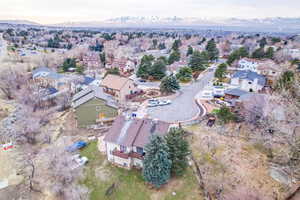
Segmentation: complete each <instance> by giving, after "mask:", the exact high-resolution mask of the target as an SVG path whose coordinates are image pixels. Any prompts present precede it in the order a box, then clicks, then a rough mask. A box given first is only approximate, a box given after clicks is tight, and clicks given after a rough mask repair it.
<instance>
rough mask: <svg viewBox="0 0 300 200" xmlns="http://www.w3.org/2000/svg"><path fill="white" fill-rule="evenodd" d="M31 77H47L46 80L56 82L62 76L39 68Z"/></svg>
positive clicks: (44, 68)
mask: <svg viewBox="0 0 300 200" xmlns="http://www.w3.org/2000/svg"><path fill="white" fill-rule="evenodd" d="M32 77H33V78H37V77H48V78H51V79H55V80H58V79H61V78H63V75H61V74H58V73H57V72H55V71H52V70H51V69H49V68H48V67H39V68H37V69H35V70H33V71H32Z"/></svg>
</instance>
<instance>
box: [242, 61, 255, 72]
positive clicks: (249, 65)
mask: <svg viewBox="0 0 300 200" xmlns="http://www.w3.org/2000/svg"><path fill="white" fill-rule="evenodd" d="M257 67H258V62H257V61H256V60H255V59H251V58H242V59H240V60H239V62H238V70H249V71H253V72H257Z"/></svg>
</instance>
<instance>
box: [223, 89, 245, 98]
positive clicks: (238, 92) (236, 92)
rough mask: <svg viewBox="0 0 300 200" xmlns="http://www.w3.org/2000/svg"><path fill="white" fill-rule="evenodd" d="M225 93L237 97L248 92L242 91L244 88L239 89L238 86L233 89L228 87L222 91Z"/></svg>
mask: <svg viewBox="0 0 300 200" xmlns="http://www.w3.org/2000/svg"><path fill="white" fill-rule="evenodd" d="M224 93H225V94H229V95H233V96H237V97H240V96H242V95H244V94H247V93H248V92H246V91H244V90H240V89H238V88H235V89H230V90H226V91H225V92H224Z"/></svg>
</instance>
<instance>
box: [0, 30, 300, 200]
mask: <svg viewBox="0 0 300 200" xmlns="http://www.w3.org/2000/svg"><path fill="white" fill-rule="evenodd" d="M0 27H1V26H0ZM0 32H1V33H0V36H1V38H0V49H1V50H0V63H1V66H0V68H2V69H1V73H0V76H1V81H0V91H1V93H0V94H1V101H0V105H1V108H0V120H1V125H0V126H1V131H0V147H1V153H0V163H3V162H6V161H4V160H1V158H3V159H7V160H10V161H7V162H6V163H7V164H6V166H5V167H4V166H2V165H1V164H0V199H1V200H2V195H1V194H3V197H6V198H3V199H23V198H15V196H13V195H16V194H14V193H12V192H8V188H13V187H18V188H20V191H24V192H23V193H24V194H25V193H26V195H29V196H26V198H27V199H68V200H73V199H75V200H77V199H92V200H100V199H133V200H135V199H175V200H176V199H220V200H221V199H222V200H238V199H241V200H242V199H244V200H246V199H249V200H250V199H251V200H252V199H291V200H292V198H287V197H288V196H289V195H296V192H295V191H299V188H300V185H299V183H300V182H299V181H300V172H299V169H300V154H299V149H300V145H299V144H300V143H299V141H300V117H299V113H300V112H299V111H300V106H299V98H300V87H299V85H300V84H299V83H300V82H299V81H300V74H299V72H300V35H299V34H298V35H297V34H275V33H260V32H234V31H233V32H231V31H213V30H210V31H204V30H198V31H191V30H189V29H180V30H176V31H175V30H172V29H170V30H160V29H153V30H150V29H149V30H148V29H145V30H142V29H136V30H135V29H129V30H126V29H116V30H114V29H113V30H111V29H75V28H74V29H73V28H53V27H52V28H51V27H35V26H33V27H31V26H11V27H9V28H1V29H0ZM2 146H3V148H2ZM4 147H5V148H4ZM8 147H11V148H8ZM4 149H5V150H4ZM20 150H22V154H20V153H18V151H20ZM14 156H18V158H17V159H10V158H11V157H14ZM21 160H22V161H21ZM19 166H21V167H19ZM1 168H3V171H1ZM5 175H7V176H5ZM8 175H9V176H8ZM2 190H3V191H6V193H5V194H8V196H4V193H1V191H2ZM9 195H10V196H9ZM125 197H126V198H125ZM26 198H25V197H24V199H26ZM294 199H295V198H294Z"/></svg>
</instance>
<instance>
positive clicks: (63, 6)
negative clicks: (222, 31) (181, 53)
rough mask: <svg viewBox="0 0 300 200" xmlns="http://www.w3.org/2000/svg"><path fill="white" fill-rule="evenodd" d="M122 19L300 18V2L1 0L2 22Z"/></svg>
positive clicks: (261, 0)
mask: <svg viewBox="0 0 300 200" xmlns="http://www.w3.org/2000/svg"><path fill="white" fill-rule="evenodd" d="M120 16H145V17H148V16H159V17H173V16H178V17H200V18H220V17H221V18H228V17H239V18H265V17H300V0H0V19H3V20H5V19H26V20H32V21H36V22H39V23H59V22H68V21H100V20H104V19H108V18H114V17H120Z"/></svg>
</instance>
